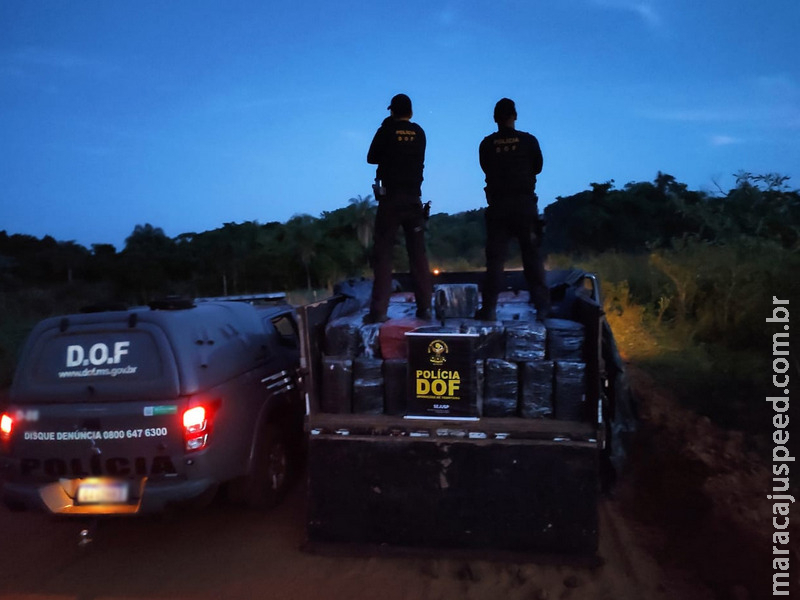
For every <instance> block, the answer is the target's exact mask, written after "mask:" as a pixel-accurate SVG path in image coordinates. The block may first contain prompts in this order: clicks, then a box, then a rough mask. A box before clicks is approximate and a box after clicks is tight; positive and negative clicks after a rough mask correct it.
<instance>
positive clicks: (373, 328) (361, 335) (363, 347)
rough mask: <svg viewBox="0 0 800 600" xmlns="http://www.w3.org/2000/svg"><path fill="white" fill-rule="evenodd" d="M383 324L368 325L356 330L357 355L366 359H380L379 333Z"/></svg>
mask: <svg viewBox="0 0 800 600" xmlns="http://www.w3.org/2000/svg"><path fill="white" fill-rule="evenodd" d="M383 325H385V323H370V324H369V325H362V326H361V327H359V328H358V354H360V355H363V356H366V357H368V358H382V355H381V341H380V331H381V329H382V328H383Z"/></svg>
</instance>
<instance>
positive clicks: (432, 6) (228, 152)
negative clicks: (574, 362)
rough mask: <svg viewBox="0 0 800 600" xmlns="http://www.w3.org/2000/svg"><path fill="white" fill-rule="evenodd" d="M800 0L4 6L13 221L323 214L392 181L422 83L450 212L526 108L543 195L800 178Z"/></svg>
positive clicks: (69, 229) (467, 197) (10, 226)
mask: <svg viewBox="0 0 800 600" xmlns="http://www.w3.org/2000/svg"><path fill="white" fill-rule="evenodd" d="M798 26H800V3H796V2H786V1H784V0H762V1H761V2H752V1H751V0H726V1H722V0H703V1H702V2H697V1H695V0H693V1H689V0H557V1H554V2H536V1H534V0H491V1H488V0H486V1H479V0H461V1H456V0H446V1H440V0H425V1H422V0H409V1H407V2H405V3H379V2H362V1H356V0H341V1H338V2H330V1H325V2H320V1H309V0H295V1H294V2H281V1H273V2H260V1H258V2H256V1H253V2H245V1H225V2H223V1H205V0H170V1H169V2H163V1H149V0H135V1H134V0H131V1H125V0H114V1H108V0H97V1H80V0H75V1H69V2H67V1H63V0H58V1H48V0H0V230H2V229H4V230H6V231H7V232H8V233H24V234H30V235H34V236H36V237H42V236H44V235H52V236H53V237H55V238H56V239H57V240H62V241H67V240H74V241H76V242H78V243H80V244H83V245H85V246H87V247H88V246H90V245H91V244H94V243H111V244H114V245H115V246H116V247H117V249H118V250H121V249H122V247H123V245H124V240H125V238H126V237H127V236H128V235H129V234H130V233H131V232H132V231H133V228H134V227H135V226H136V225H137V224H144V223H151V224H152V225H154V226H157V227H161V228H162V229H164V231H165V232H166V233H167V235H169V236H171V237H174V236H177V235H179V234H181V233H186V232H201V231H206V230H209V229H215V228H217V227H220V226H222V224H223V223H225V222H237V223H239V222H243V221H250V220H254V221H258V222H259V223H267V222H270V221H280V222H285V221H286V220H288V219H289V218H291V217H292V216H293V215H295V214H310V215H313V216H320V215H321V213H322V212H323V211H326V210H335V209H336V208H339V207H342V206H345V205H347V203H348V200H349V199H350V198H352V197H355V196H359V195H360V196H366V195H368V194H370V193H371V187H370V186H371V183H372V179H373V177H374V167H371V166H370V165H367V164H366V153H367V148H368V146H369V143H370V141H371V139H372V136H373V134H374V133H375V130H376V129H377V127H378V125H379V124H380V122H381V120H382V119H383V118H384V117H385V116H386V115H387V114H388V111H386V106H388V103H389V99H390V98H391V96H392V95H394V94H395V93H398V92H405V93H407V94H409V95H410V97H411V98H412V101H413V103H414V121H416V122H417V123H419V124H420V125H421V126H422V127H423V128H424V129H425V131H426V133H427V138H428V152H427V157H426V164H425V182H424V184H423V197H424V199H426V200H432V201H433V208H434V212H448V213H455V212H459V211H462V210H469V209H474V208H479V207H481V206H483V205H484V198H483V192H482V188H483V174H482V173H481V171H480V167H479V165H478V144H479V142H480V140H481V139H482V138H483V137H484V136H485V135H487V134H489V133H491V132H492V131H493V130H494V127H495V126H494V123H493V122H492V109H493V107H494V104H495V102H496V101H497V100H498V99H499V98H501V97H504V96H507V97H510V98H512V99H514V100H515V101H516V103H517V112H518V115H519V119H518V121H517V126H518V128H519V129H523V130H526V131H530V132H531V133H533V134H534V135H536V136H537V137H538V138H539V141H540V144H541V146H542V150H543V153H544V158H545V164H544V170H543V172H542V174H541V176H540V177H539V185H538V193H539V198H540V207H542V206H544V205H545V204H547V203H549V202H551V201H553V200H554V199H555V198H556V197H558V196H568V195H571V194H574V193H577V192H580V191H581V190H584V189H588V188H589V184H590V183H592V182H605V181H608V180H610V179H613V180H614V181H615V183H616V185H617V187H622V186H624V185H625V184H626V183H628V182H630V181H652V180H653V179H654V178H655V176H656V174H657V172H658V171H662V172H666V173H669V174H671V175H673V176H674V177H676V178H677V179H678V180H679V181H681V182H683V183H686V184H688V185H689V186H690V188H692V189H704V190H709V191H714V190H716V188H717V186H719V187H721V188H722V189H724V190H728V189H729V188H731V187H733V185H734V177H733V174H734V173H736V172H738V171H740V170H745V171H750V172H753V173H757V174H758V173H768V172H778V173H780V174H782V175H788V176H790V177H791V178H792V179H790V181H789V185H790V187H792V188H798V187H800V173H799V172H798V167H800V64H799V62H800V61H798V60H797V56H798V53H797V52H798V51H797V42H796V35H797V31H798Z"/></svg>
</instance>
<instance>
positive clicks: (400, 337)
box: [378, 316, 430, 360]
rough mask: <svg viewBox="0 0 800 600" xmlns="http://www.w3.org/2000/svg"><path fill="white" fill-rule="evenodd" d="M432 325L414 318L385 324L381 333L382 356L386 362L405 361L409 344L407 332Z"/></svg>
mask: <svg viewBox="0 0 800 600" xmlns="http://www.w3.org/2000/svg"><path fill="white" fill-rule="evenodd" d="M426 325H430V322H429V321H423V320H422V319H418V318H416V317H414V316H410V317H405V318H403V319H390V320H389V321H386V323H384V324H383V326H382V327H381V328H380V332H379V334H378V335H379V341H380V352H381V353H380V355H381V356H382V357H383V359H384V360H390V359H395V358H402V359H405V358H407V357H408V343H407V341H406V332H407V331H414V330H415V329H417V328H418V327H424V326H426Z"/></svg>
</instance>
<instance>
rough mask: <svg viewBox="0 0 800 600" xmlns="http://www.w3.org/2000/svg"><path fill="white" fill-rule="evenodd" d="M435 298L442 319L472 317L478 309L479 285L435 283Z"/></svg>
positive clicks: (435, 305) (436, 308)
mask: <svg viewBox="0 0 800 600" xmlns="http://www.w3.org/2000/svg"><path fill="white" fill-rule="evenodd" d="M433 298H434V307H435V312H436V316H437V317H438V318H440V319H452V318H467V317H472V316H473V315H474V314H475V311H476V310H478V286H477V285H476V284H474V283H462V284H458V283H443V284H439V285H435V286H434V287H433Z"/></svg>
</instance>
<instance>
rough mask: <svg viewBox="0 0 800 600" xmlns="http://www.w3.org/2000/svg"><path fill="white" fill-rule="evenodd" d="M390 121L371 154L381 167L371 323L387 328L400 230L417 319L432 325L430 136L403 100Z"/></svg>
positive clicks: (367, 319) (380, 131)
mask: <svg viewBox="0 0 800 600" xmlns="http://www.w3.org/2000/svg"><path fill="white" fill-rule="evenodd" d="M389 110H390V111H391V113H390V116H389V117H388V118H387V119H385V120H384V121H383V123H382V124H381V126H380V128H379V129H378V131H377V132H376V133H375V137H374V138H373V140H372V144H371V145H370V147H369V152H368V153H367V162H368V163H369V164H371V165H378V169H377V174H376V182H375V183H376V184H375V186H374V189H375V197H376V199H377V200H378V211H377V214H376V216H375V238H374V239H375V245H374V254H373V265H372V268H373V271H374V282H373V285H372V299H371V301H370V311H369V314H368V315H367V316H366V317H365V322H367V323H382V322H384V321H386V320H387V319H388V317H387V315H386V311H387V309H388V306H389V296H390V294H391V288H392V251H393V248H394V240H395V236H396V235H397V230H398V228H399V227H402V228H403V233H404V234H405V240H406V250H407V251H408V260H409V266H410V270H411V277H412V280H413V286H414V295H415V297H416V301H417V316H418V317H420V318H423V319H429V318H430V316H431V296H432V287H433V283H432V280H431V273H430V269H429V267H428V256H427V253H426V250H425V220H426V214H425V210H424V208H423V206H422V201H421V200H420V196H421V195H422V169H423V167H424V162H425V143H426V140H425V132H424V131H423V130H422V127H420V126H419V125H417V124H416V123H412V122H411V117H412V115H413V112H412V110H411V99H410V98H409V97H408V96H406V95H405V94H397V95H396V96H395V97H394V98H392V101H391V104H389Z"/></svg>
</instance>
